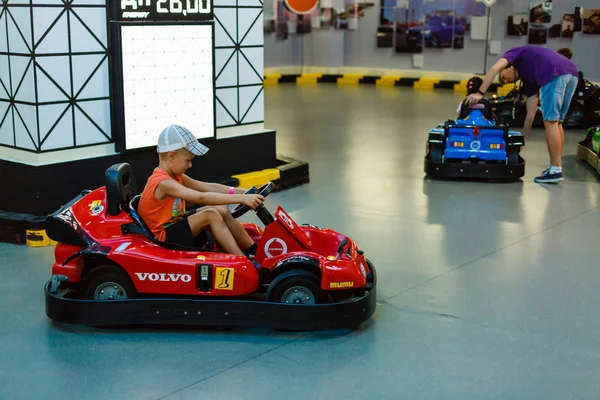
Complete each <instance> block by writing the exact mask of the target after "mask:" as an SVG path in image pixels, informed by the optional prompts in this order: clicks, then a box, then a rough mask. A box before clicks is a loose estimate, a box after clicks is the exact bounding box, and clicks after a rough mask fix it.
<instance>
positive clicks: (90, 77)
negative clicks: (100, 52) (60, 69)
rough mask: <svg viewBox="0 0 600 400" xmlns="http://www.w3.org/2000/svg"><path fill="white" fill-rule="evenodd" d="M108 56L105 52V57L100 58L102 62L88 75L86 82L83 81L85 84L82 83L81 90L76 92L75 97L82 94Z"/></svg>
mask: <svg viewBox="0 0 600 400" xmlns="http://www.w3.org/2000/svg"><path fill="white" fill-rule="evenodd" d="M107 58H108V54H105V55H104V57H102V59H101V60H100V62H99V63H98V65H96V68H94V70H93V71H92V73H91V74H90V76H88V78H87V79H86V80H85V82H83V85H81V88H80V89H79V91H78V92H77V93H76V94H75V96H74V97H75V98H78V97H79V95H80V94H81V92H83V89H85V87H86V86H87V84H88V83H89V82H90V81H91V80H92V78H93V77H94V75H95V74H96V72H97V71H98V69H100V67H101V66H102V64H103V63H104V61H105V60H106V59H107Z"/></svg>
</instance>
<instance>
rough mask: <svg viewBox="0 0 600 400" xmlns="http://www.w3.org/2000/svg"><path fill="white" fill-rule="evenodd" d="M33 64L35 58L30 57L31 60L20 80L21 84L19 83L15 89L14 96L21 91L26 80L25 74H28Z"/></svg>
mask: <svg viewBox="0 0 600 400" xmlns="http://www.w3.org/2000/svg"><path fill="white" fill-rule="evenodd" d="M32 64H33V59H30V60H29V62H28V63H27V66H26V67H25V71H23V76H22V77H21V80H20V81H19V84H18V85H17V88H16V89H15V93H14V94H13V98H14V97H17V94H18V93H19V90H20V89H21V85H23V81H24V80H25V76H26V75H27V71H29V67H31V65H32Z"/></svg>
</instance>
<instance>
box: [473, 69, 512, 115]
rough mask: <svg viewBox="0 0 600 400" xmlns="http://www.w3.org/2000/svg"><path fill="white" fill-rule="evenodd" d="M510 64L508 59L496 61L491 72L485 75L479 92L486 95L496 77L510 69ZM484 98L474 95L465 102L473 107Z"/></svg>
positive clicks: (478, 94)
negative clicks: (505, 69)
mask: <svg viewBox="0 0 600 400" xmlns="http://www.w3.org/2000/svg"><path fill="white" fill-rule="evenodd" d="M509 64H510V63H509V62H508V60H507V59H506V58H504V57H503V58H501V59H499V60H498V61H496V63H495V64H494V65H493V66H492V68H490V70H489V71H488V72H487V74H485V78H483V83H482V84H481V87H480V88H479V90H480V91H481V92H483V93H485V92H486V91H487V90H488V89H489V88H490V86H491V85H492V82H494V79H495V78H496V75H498V72H500V71H502V70H503V69H504V68H506V67H508V65H509ZM482 98H483V95H482V94H481V93H473V94H470V95H469V96H468V97H467V98H466V99H465V101H466V102H467V104H468V105H473V104H475V103H477V102H479V100H481V99H482Z"/></svg>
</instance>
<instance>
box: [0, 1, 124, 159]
mask: <svg viewBox="0 0 600 400" xmlns="http://www.w3.org/2000/svg"><path fill="white" fill-rule="evenodd" d="M106 15H107V14H106V1H105V0H68V1H67V0H65V1H62V0H32V2H31V4H30V2H29V1H28V0H8V1H5V2H3V4H2V8H1V9H0V32H2V33H1V34H0V145H4V146H8V147H13V148H16V149H20V150H26V151H30V152H36V153H41V152H46V151H53V150H59V149H70V148H75V147H82V146H89V145H94V144H102V143H109V142H111V141H112V132H111V123H110V97H109V96H110V91H109V87H110V86H109V68H108V29H107V28H108V21H107V18H106Z"/></svg>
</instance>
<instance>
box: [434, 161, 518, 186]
mask: <svg viewBox="0 0 600 400" xmlns="http://www.w3.org/2000/svg"><path fill="white" fill-rule="evenodd" d="M425 173H426V174H427V175H428V176H430V177H432V178H436V179H459V178H463V179H489V180H503V181H516V180H518V179H520V178H522V177H523V176H524V175H525V160H524V159H523V158H522V157H521V156H519V162H518V163H517V164H512V165H506V164H469V163H453V162H448V163H440V162H433V161H431V160H430V159H428V158H427V157H425Z"/></svg>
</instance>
